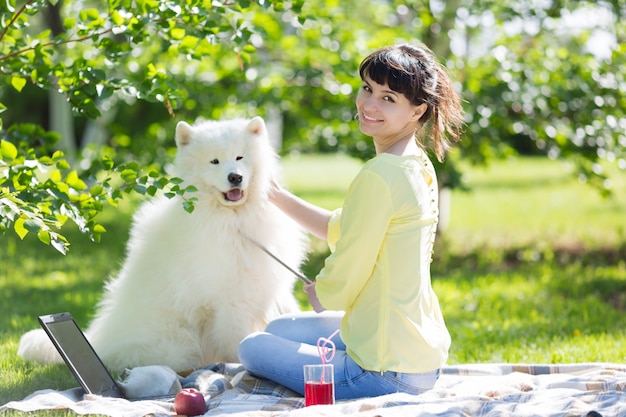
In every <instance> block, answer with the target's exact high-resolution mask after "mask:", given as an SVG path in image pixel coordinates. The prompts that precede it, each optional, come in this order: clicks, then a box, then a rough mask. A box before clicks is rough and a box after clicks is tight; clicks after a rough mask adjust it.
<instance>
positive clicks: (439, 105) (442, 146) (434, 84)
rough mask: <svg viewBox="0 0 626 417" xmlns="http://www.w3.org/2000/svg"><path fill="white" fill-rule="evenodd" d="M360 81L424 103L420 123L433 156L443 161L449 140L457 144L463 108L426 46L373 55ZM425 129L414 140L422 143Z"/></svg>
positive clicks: (387, 49) (365, 63)
mask: <svg viewBox="0 0 626 417" xmlns="http://www.w3.org/2000/svg"><path fill="white" fill-rule="evenodd" d="M359 74H360V76H361V79H365V77H369V78H371V79H372V80H373V81H374V82H376V83H377V84H387V85H388V86H389V88H390V89H392V90H393V91H395V92H397V93H401V94H403V95H404V96H405V97H406V98H407V99H408V100H409V101H410V102H411V103H412V104H414V105H416V106H419V105H420V104H422V103H426V104H427V109H426V112H425V113H424V114H423V115H422V117H421V119H420V120H419V123H420V124H421V125H422V126H425V125H427V124H428V125H430V137H431V140H432V146H433V149H434V151H435V155H436V156H437V159H439V161H442V160H443V158H444V156H445V154H446V152H447V151H448V149H449V148H450V142H451V141H454V142H456V141H458V140H459V139H460V137H461V134H462V132H463V121H464V120H463V119H464V113H463V107H462V106H461V98H460V97H459V95H458V94H457V92H456V91H455V90H454V87H453V85H452V81H451V80H450V76H449V75H448V72H447V71H446V69H445V68H444V67H443V66H442V65H441V64H440V63H439V62H437V60H436V58H435V54H433V52H432V51H431V50H430V49H428V47H426V46H425V45H410V44H402V45H396V46H388V47H385V48H381V49H378V50H376V51H374V52H372V53H371V54H370V55H369V56H368V57H367V58H365V59H364V60H363V62H361V65H360V66H359ZM427 131H428V129H418V131H417V132H416V139H417V141H418V143H419V144H420V146H422V147H424V143H423V142H422V140H423V139H424V138H425V137H426V132H427Z"/></svg>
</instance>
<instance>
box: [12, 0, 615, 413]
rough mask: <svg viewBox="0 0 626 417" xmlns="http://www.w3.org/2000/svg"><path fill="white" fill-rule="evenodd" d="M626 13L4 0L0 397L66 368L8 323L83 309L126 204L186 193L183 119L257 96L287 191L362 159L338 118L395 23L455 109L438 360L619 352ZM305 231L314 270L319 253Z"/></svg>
mask: <svg viewBox="0 0 626 417" xmlns="http://www.w3.org/2000/svg"><path fill="white" fill-rule="evenodd" d="M625 13H626V4H625V3H624V2H623V1H621V0H611V1H600V2H598V1H575V0H553V1H550V0H545V1H534V0H526V1H518V0H515V1H513V0H503V1H493V2H492V1H483V2H474V1H470V0H453V1H423V0H416V1H391V0H388V1H384V0H381V1H370V2H363V1H361V0H346V1H321V0H312V1H299V0H294V1H274V0H268V1H258V2H252V1H222V2H220V1H201V0H197V1H181V2H172V1H164V0H145V1H124V0H119V1H114V0H111V1H108V2H101V1H89V0H64V1H51V2H48V1H43V0H30V1H23V0H7V1H5V2H2V4H1V5H0V17H1V19H0V24H1V25H2V26H1V27H0V74H1V76H2V83H1V84H0V111H1V113H0V117H1V119H0V121H1V126H0V135H1V139H2V142H1V146H0V172H1V174H2V175H1V176H0V232H2V235H0V303H1V304H0V306H1V307H0V334H1V337H0V344H2V346H0V380H1V381H2V383H1V384H0V403H4V402H6V401H8V400H10V399H19V398H23V397H24V396H25V395H27V394H28V393H30V392H32V391H34V390H35V389H39V388H66V387H71V386H74V385H75V382H74V381H73V380H72V378H71V375H69V373H68V372H67V370H66V369H64V368H62V367H42V366H38V365H35V364H30V363H26V362H23V361H21V360H20V359H19V358H18V357H17V354H16V352H15V350H16V346H17V342H18V340H19V337H20V335H21V334H22V333H23V332H24V331H26V330H28V329H30V328H33V327H36V325H37V323H36V316H37V315H38V314H44V313H50V312H56V311H62V310H63V311H66V310H70V311H72V312H73V313H74V314H75V316H76V317H77V320H78V321H79V322H80V323H81V324H82V325H86V323H87V322H88V320H89V319H90V317H91V316H92V314H93V308H94V305H95V303H96V302H97V300H98V297H99V295H100V293H101V290H102V285H103V282H104V280H105V279H106V277H107V276H109V275H110V274H113V273H114V272H115V270H116V268H118V267H119V262H121V259H122V256H123V248H124V243H125V239H126V238H127V233H128V226H129V218H130V215H131V214H132V211H133V208H134V207H136V204H137V203H138V202H139V201H140V200H142V199H144V198H149V197H150V196H151V195H153V194H155V193H160V192H171V193H173V194H183V195H184V196H185V197H186V198H191V197H192V196H193V193H190V192H188V191H187V190H186V189H185V188H183V187H181V186H179V185H178V183H177V181H176V180H175V179H172V178H171V177H170V174H171V171H170V163H171V160H172V156H173V154H174V143H173V128H174V125H175V123H176V122H178V121H180V120H187V121H192V120H194V119H196V118H198V117H204V118H225V117H235V116H241V117H250V116H254V115H261V116H263V117H264V118H265V119H266V121H267V122H268V125H269V126H270V128H271V133H272V137H273V139H275V141H276V145H277V150H278V152H279V153H280V154H281V156H282V157H283V165H284V168H285V181H286V183H287V184H288V185H289V186H290V188H292V190H294V191H295V192H297V193H298V194H300V195H302V196H303V197H306V198H308V199H311V200H312V201H314V202H317V203H319V204H321V205H325V206H327V207H329V208H330V207H336V206H337V205H340V204H341V197H342V193H343V192H345V187H346V186H347V184H348V183H349V181H350V178H351V176H352V175H354V173H355V172H356V170H358V168H359V166H360V164H361V163H362V161H363V160H365V159H367V158H369V157H370V156H372V155H373V148H372V146H371V144H370V143H369V142H368V141H367V138H364V137H363V136H362V135H361V134H360V133H359V131H358V129H356V126H355V124H354V121H353V116H354V106H353V99H354V95H355V93H356V90H357V89H358V87H359V85H360V83H359V80H358V76H357V73H356V69H357V66H358V63H359V61H360V59H361V58H363V57H364V56H365V55H366V54H367V53H368V52H369V51H370V50H372V49H373V48H376V47H379V46H382V45H386V44H391V43H399V42H415V41H421V42H424V43H426V44H427V45H429V46H430V47H431V48H432V49H433V50H434V51H435V52H436V53H437V55H438V56H439V57H440V59H441V61H442V62H443V63H445V64H446V66H447V67H448V68H449V71H450V73H451V75H452V77H453V78H454V79H455V80H456V81H457V84H456V86H457V88H458V90H459V91H460V92H461V94H462V95H463V97H464V99H465V102H464V107H465V109H466V111H467V125H466V134H465V136H464V138H463V140H462V142H461V143H460V144H459V145H458V146H456V149H455V151H454V152H453V153H452V154H450V156H449V157H448V158H447V159H446V162H445V163H444V164H438V165H437V171H438V176H439V179H440V182H441V184H442V185H443V186H444V187H443V188H444V192H443V194H442V200H443V201H446V202H449V204H448V203H445V204H444V206H443V207H442V213H443V218H442V226H443V227H442V230H441V234H440V236H439V239H438V243H437V245H438V246H437V252H436V258H435V262H434V263H433V277H434V278H433V281H434V283H433V285H434V286H435V289H436V291H437V292H438V294H439V296H440V300H441V302H442V306H443V308H444V314H445V315H446V318H447V321H448V325H449V327H450V331H451V333H452V335H453V339H454V344H453V348H452V351H451V357H450V362H451V363H467V362H496V361H507V362H544V363H558V362H583V361H596V360H599V361H611V362H623V361H624V360H625V359H626V333H625V331H624V329H626V315H625V314H624V312H625V311H624V310H625V309H626V260H625V259H626V200H625V198H626V193H625V191H626V179H625V177H626V175H625V172H624V171H626V157H625V153H624V149H625V148H626V133H625V132H626V114H625V112H626V110H625V109H626V80H625V79H624V77H625V76H626V75H625V74H626V24H625V23H623V22H624V14H625ZM448 190H449V191H448ZM97 242H99V243H97ZM312 248H313V252H312V254H311V256H310V259H309V261H308V262H307V264H306V265H304V266H303V270H304V271H305V273H307V274H308V275H310V276H313V275H314V274H315V272H316V271H317V270H319V268H320V267H321V265H322V259H323V257H324V256H325V254H326V248H325V247H324V245H322V244H321V242H318V241H315V240H314V241H313V242H312ZM297 290H298V289H297ZM298 293H299V294H300V292H298ZM302 301H303V307H304V308H307V306H306V305H305V304H304V300H302Z"/></svg>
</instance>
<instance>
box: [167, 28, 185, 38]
mask: <svg viewBox="0 0 626 417" xmlns="http://www.w3.org/2000/svg"><path fill="white" fill-rule="evenodd" d="M170 36H171V37H172V39H175V40H178V41H179V40H181V39H183V38H184V37H185V29H182V28H172V30H171V31H170Z"/></svg>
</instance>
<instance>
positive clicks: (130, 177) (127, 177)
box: [120, 169, 137, 182]
mask: <svg viewBox="0 0 626 417" xmlns="http://www.w3.org/2000/svg"><path fill="white" fill-rule="evenodd" d="M120 176H121V177H122V179H123V180H124V181H126V182H135V180H136V179H137V172H136V171H133V170H132V169H125V170H123V171H122V173H121V174H120Z"/></svg>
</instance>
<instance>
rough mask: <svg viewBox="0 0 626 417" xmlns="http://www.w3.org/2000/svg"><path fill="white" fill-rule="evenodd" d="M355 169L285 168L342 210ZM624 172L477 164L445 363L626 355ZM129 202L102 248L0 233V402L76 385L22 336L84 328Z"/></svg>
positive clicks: (464, 218)
mask: <svg viewBox="0 0 626 417" xmlns="http://www.w3.org/2000/svg"><path fill="white" fill-rule="evenodd" d="M359 167H360V164H359V163H358V162H355V161H353V160H347V159H345V158H341V157H337V156H323V157H319V156H315V157H312V156H300V157H297V158H296V157H293V158H286V159H285V160H284V168H285V169H284V176H285V180H286V183H287V185H288V187H289V188H290V189H292V190H293V191H295V192H296V193H298V194H299V195H301V196H303V197H304V198H306V199H309V200H311V201H313V202H316V203H318V204H320V205H322V206H324V207H326V208H335V207H338V206H340V204H341V201H342V198H343V194H344V192H345V189H346V188H347V186H348V184H349V182H350V180H351V178H352V177H353V176H354V174H355V173H356V172H357V171H358V169H359ZM616 174H617V175H615V176H614V189H615V190H616V192H615V195H614V197H613V199H608V200H605V199H602V198H601V197H600V196H599V194H597V192H595V191H594V190H592V189H590V188H589V187H587V186H585V185H584V184H580V183H578V182H577V181H576V180H575V179H573V178H572V177H571V175H570V174H569V172H568V168H567V167H566V166H563V165H562V164H561V163H559V162H553V161H548V160H545V159H534V158H520V159H516V160H511V161H506V162H504V161H503V162H498V163H496V164H493V165H492V166H491V167H489V168H488V169H480V168H472V169H470V170H469V173H468V174H467V178H466V180H467V183H468V185H469V186H470V187H471V188H472V191H471V192H469V193H465V192H461V191H458V192H457V191H455V192H453V193H452V197H451V201H452V211H451V214H450V222H449V227H448V228H447V230H446V231H445V233H444V234H443V235H442V236H440V238H439V239H438V242H437V248H436V250H437V252H436V259H435V262H434V263H433V286H434V288H435V291H436V292H437V294H438V296H439V299H440V302H441V305H442V308H443V310H444V315H445V317H446V321H447V324H448V327H449V329H450V332H451V334H452V339H453V345H452V349H451V352H450V359H449V363H451V364H455V363H470V362H500V361H503V362H538V363H556V362H586V361H610V362H624V361H625V360H626V332H625V330H624V329H626V314H625V311H624V310H625V309H626V260H625V259H626V236H625V234H626V216H625V214H626V194H625V193H624V192H623V190H625V189H626V178H625V176H624V174H623V173H621V174H619V173H616ZM131 206H132V205H130V204H129V205H128V207H126V208H123V209H119V210H115V211H113V210H108V211H107V212H106V213H105V215H104V217H103V221H104V223H105V225H106V227H107V229H108V231H109V232H108V233H107V234H106V235H105V236H104V237H103V241H102V243H100V244H94V243H91V242H89V241H88V239H86V238H85V237H84V236H81V235H80V234H79V233H78V232H76V231H75V230H72V229H68V231H67V232H68V235H69V236H70V240H71V241H72V243H73V244H72V247H71V250H70V253H69V254H68V255H67V256H65V257H63V256H61V255H59V254H57V253H56V252H55V251H54V250H53V249H51V248H49V247H46V246H43V245H41V244H40V243H38V242H37V241H36V240H35V239H30V238H27V239H26V240H25V241H19V239H18V238H16V237H15V236H14V235H13V234H10V233H9V234H5V235H4V236H2V237H0V265H2V266H1V267H0V303H1V304H0V305H1V308H0V404H3V403H5V402H6V401H10V400H15V399H21V398H23V397H24V396H26V395H28V394H29V393H31V392H33V391H34V390H37V389H43V388H55V389H66V388H70V387H74V386H76V382H75V381H74V379H73V377H72V376H71V374H70V373H69V371H68V370H67V369H66V368H65V367H64V366H60V365H59V366H47V367H46V366H40V365H37V364H33V363H27V362H24V361H23V360H21V359H20V358H19V357H18V356H17V354H16V349H17V344H18V341H19V337H20V336H21V334H22V333H24V332H25V331H27V330H29V329H32V328H36V327H38V324H37V320H36V316H37V315H39V314H44V313H50V312H57V311H65V310H69V311H72V313H73V314H74V315H75V316H76V318H77V321H78V322H79V324H80V325H82V326H86V325H87V324H88V322H89V320H90V319H91V317H92V315H93V312H94V304H95V303H96V302H97V300H98V298H99V296H100V292H101V289H102V285H103V282H104V280H105V279H106V277H108V276H109V275H111V274H113V273H114V272H115V271H116V270H117V269H118V268H119V265H120V262H121V260H122V256H123V251H124V243H125V240H126V239H127V236H128V227H129V222H130V214H131V211H132V210H131V209H130V207H131ZM313 247H314V249H315V252H314V253H313V254H312V255H311V257H310V260H309V262H307V264H306V265H305V266H304V268H303V269H304V271H305V272H306V273H307V275H309V276H313V275H314V274H315V273H316V271H318V270H319V268H321V265H322V262H323V258H324V256H325V254H326V249H325V246H324V245H323V244H322V243H321V242H319V241H316V240H314V241H313ZM297 293H298V294H300V295H301V292H299V291H297ZM61 414H62V415H65V414H63V413H61ZM46 415H59V413H53V412H51V413H46Z"/></svg>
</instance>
